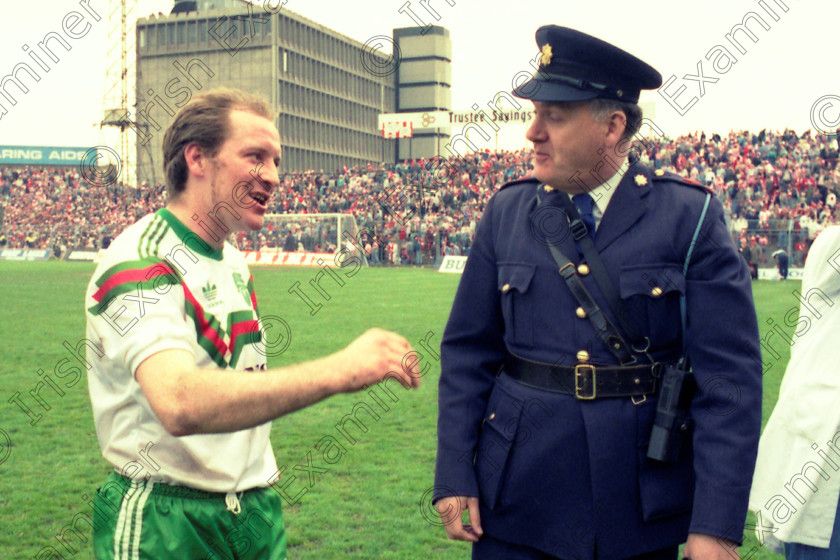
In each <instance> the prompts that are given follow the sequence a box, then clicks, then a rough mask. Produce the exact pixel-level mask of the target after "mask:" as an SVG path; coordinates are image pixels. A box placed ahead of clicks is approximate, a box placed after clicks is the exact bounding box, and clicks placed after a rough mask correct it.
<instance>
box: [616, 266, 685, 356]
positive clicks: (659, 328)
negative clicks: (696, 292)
mask: <svg viewBox="0 0 840 560" xmlns="http://www.w3.org/2000/svg"><path fill="white" fill-rule="evenodd" d="M684 293H685V276H683V274H682V268H681V267H680V265H677V264H673V263H654V264H636V265H631V266H623V267H621V272H620V276H619V294H620V296H621V299H623V300H625V302H626V303H627V306H628V308H629V311H630V314H631V316H632V317H635V318H636V323H637V326H638V328H639V329H641V330H642V332H643V333H644V334H645V335H646V336H647V337H648V338H650V341H651V344H652V346H653V347H654V348H657V347H658V348H662V347H666V346H672V345H674V344H678V343H679V341H680V337H681V330H682V329H681V327H680V295H681V294H684Z"/></svg>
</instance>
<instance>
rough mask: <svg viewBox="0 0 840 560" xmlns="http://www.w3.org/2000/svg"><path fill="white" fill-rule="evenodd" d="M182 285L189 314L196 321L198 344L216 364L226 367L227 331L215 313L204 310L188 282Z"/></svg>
mask: <svg viewBox="0 0 840 560" xmlns="http://www.w3.org/2000/svg"><path fill="white" fill-rule="evenodd" d="M181 286H182V287H183V288H184V299H185V302H186V311H187V315H189V316H190V318H192V320H193V323H195V333H196V336H197V337H198V338H197V341H198V345H199V346H201V347H202V348H204V350H206V351H207V353H208V354H209V355H210V358H212V360H213V361H214V362H216V365H218V366H219V367H221V368H226V367H227V365H228V362H227V360H225V354H227V352H228V345H227V344H226V343H225V341H224V337H225V331H224V330H223V329H222V326H221V324H219V320H218V319H216V317H215V316H214V315H213V314H211V313H206V312H205V311H204V308H203V307H202V306H201V304H200V303H199V302H198V300H197V299H195V296H194V295H193V294H192V292H191V291H190V290H189V288H187V286H186V284H181Z"/></svg>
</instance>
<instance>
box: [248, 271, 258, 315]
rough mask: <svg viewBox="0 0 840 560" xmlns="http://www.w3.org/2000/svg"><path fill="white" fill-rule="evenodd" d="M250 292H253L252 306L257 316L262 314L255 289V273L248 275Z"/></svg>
mask: <svg viewBox="0 0 840 560" xmlns="http://www.w3.org/2000/svg"><path fill="white" fill-rule="evenodd" d="M248 293H249V294H251V307H252V308H253V309H254V313H256V315H257V317H259V316H260V310H259V308H257V293H256V292H255V291H254V275H253V274H252V275H250V276H248Z"/></svg>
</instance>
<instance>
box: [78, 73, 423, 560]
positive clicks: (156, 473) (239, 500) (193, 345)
mask: <svg viewBox="0 0 840 560" xmlns="http://www.w3.org/2000/svg"><path fill="white" fill-rule="evenodd" d="M163 151H164V168H165V171H166V186H167V189H168V195H169V196H168V204H167V206H166V208H163V209H161V210H158V211H157V212H155V213H154V214H151V215H148V216H146V217H144V218H142V219H141V220H140V221H138V222H137V223H135V224H134V225H132V226H130V227H129V228H128V229H126V230H125V231H124V232H123V233H122V234H120V235H119V236H118V237H117V238H116V239H115V240H114V241H113V243H112V244H111V246H110V247H109V249H108V251H107V252H106V253H105V256H104V257H103V259H102V261H101V262H100V264H99V266H98V267H97V269H96V272H95V273H94V275H93V278H92V280H91V282H90V285H89V287H88V291H87V294H86V296H85V297H86V300H85V307H86V308H87V313H86V316H87V338H88V339H89V340H91V341H93V342H95V343H96V344H97V345H98V348H100V349H101V350H102V352H101V353H100V352H98V351H90V352H89V354H90V355H89V357H88V359H89V361H90V362H91V363H92V366H93V367H92V368H91V369H90V370H89V378H88V381H89V388H90V396H91V402H92V405H93V416H94V422H95V424H96V433H97V437H98V439H99V444H100V447H101V449H102V454H103V456H104V457H105V459H106V460H107V461H108V462H109V463H111V464H112V465H113V466H114V467H115V471H114V472H112V473H111V474H110V475H109V477H108V481H107V483H106V484H105V485H104V486H103V487H102V488H100V489H99V491H98V492H97V495H96V500H95V502H94V503H95V506H96V507H95V508H94V511H95V516H94V526H95V527H94V552H95V556H96V558H97V559H112V558H115V559H124V558H131V559H135V558H142V559H147V558H148V559H155V560H166V559H173V560H174V559H178V560H182V559H185V558H191V559H197V558H218V557H222V558H231V557H236V558H260V559H281V558H285V557H286V550H285V549H286V539H285V530H284V526H283V521H282V516H281V511H280V505H281V504H280V497H279V496H278V494H277V493H276V492H273V491H272V490H271V488H269V485H270V482H272V479H276V475H277V465H276V463H275V459H274V454H273V452H272V448H271V446H270V443H269V432H270V427H271V425H270V421H271V420H273V419H274V418H277V417H279V416H282V415H284V414H288V413H290V412H293V411H296V410H299V409H301V408H304V407H306V406H308V405H310V404H313V403H316V402H318V401H320V400H322V399H324V398H326V397H329V396H331V395H334V394H336V393H342V392H352V391H357V390H360V389H361V388H362V387H366V386H369V385H372V384H374V383H377V382H378V381H380V380H381V379H382V378H383V377H384V376H385V375H386V374H389V372H397V373H398V376H399V378H400V381H401V382H403V383H404V384H405V385H406V386H407V387H408V386H411V387H417V386H418V385H419V374H418V372H417V369H416V364H415V367H407V368H406V369H403V367H402V362H403V357H404V356H405V355H406V353H408V352H410V351H411V346H410V345H409V344H408V342H407V341H406V340H405V339H404V338H403V337H401V336H399V335H397V334H395V333H391V332H387V331H383V330H380V329H371V330H369V331H367V332H366V333H364V334H363V335H361V336H360V337H359V338H357V339H356V340H354V341H353V342H352V343H351V344H350V345H348V346H347V347H346V348H344V349H342V350H340V351H338V352H336V353H334V354H332V355H329V356H326V357H324V358H321V359H318V360H314V361H311V362H306V363H301V364H297V365H292V366H287V367H283V368H280V369H277V370H267V369H266V348H265V341H264V340H262V336H261V332H260V318H259V313H258V310H257V298H256V296H255V293H254V287H253V283H252V279H251V276H250V274H249V272H248V267H247V265H246V263H245V260H244V259H243V257H242V255H241V254H240V253H239V252H238V251H237V250H236V249H235V248H234V247H233V246H231V245H230V244H228V243H226V241H225V238H226V236H227V234H228V233H231V232H236V231H242V230H246V231H249V230H250V231H253V230H259V229H260V228H261V227H262V225H263V216H264V214H265V212H266V208H267V203H268V200H269V198H270V197H271V193H272V191H273V190H274V189H276V188H277V187H278V185H279V179H278V173H277V166H278V165H279V162H280V153H281V148H280V140H279V135H278V132H277V129H276V128H275V126H274V124H273V114H272V111H271V109H270V107H269V105H268V104H267V103H266V102H265V101H264V100H262V99H260V98H258V97H255V96H253V95H251V94H248V93H245V92H242V91H238V90H229V89H219V90H212V91H208V92H205V93H202V94H200V95H197V96H195V97H194V98H193V99H192V100H191V101H190V103H188V104H187V105H186V106H184V107H183V108H182V110H181V111H180V113H179V114H178V115H176V117H175V119H174V120H173V122H172V124H171V125H170V127H169V129H168V130H167V131H166V133H165V136H164V141H163ZM267 328H268V327H267V326H264V327H263V331H265V330H266V329H267ZM274 328H277V327H276V326H275V327H274ZM269 332H270V331H269ZM272 336H273V335H272ZM390 375H393V374H390ZM257 518H258V519H257ZM243 521H247V522H248V527H251V526H253V525H256V527H257V528H258V529H259V530H258V531H254V533H256V534H257V535H258V537H259V538H256V539H254V540H252V539H248V540H247V542H246V540H245V539H243V538H242V536H243V535H242V533H241V532H240V531H239V529H240V528H241V526H242V525H243ZM252 521H253V523H252ZM252 536H253V533H252Z"/></svg>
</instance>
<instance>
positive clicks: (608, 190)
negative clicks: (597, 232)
mask: <svg viewBox="0 0 840 560" xmlns="http://www.w3.org/2000/svg"><path fill="white" fill-rule="evenodd" d="M629 168H630V161H629V160H627V159H625V160H624V163H622V164H621V167H619V168H618V171H617V172H616V173H615V174H614V175H613V176H612V177H610V178H609V179H607V180H606V181H604V182H603V183H601V184H600V185H598V186H597V187H595V188H594V189H592V190H591V191H589V196H591V197H592V200H594V201H595V206H594V207H593V208H592V215H593V216H594V217H595V227H596V228H597V227H598V226H599V225H600V224H601V218H603V217H604V213H605V212H606V211H607V206H608V205H609V203H610V200H612V197H613V195H614V194H615V189H616V187H618V184H619V183H620V182H621V180H622V179H623V178H624V174H625V173H627V170H628V169H629Z"/></svg>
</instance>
